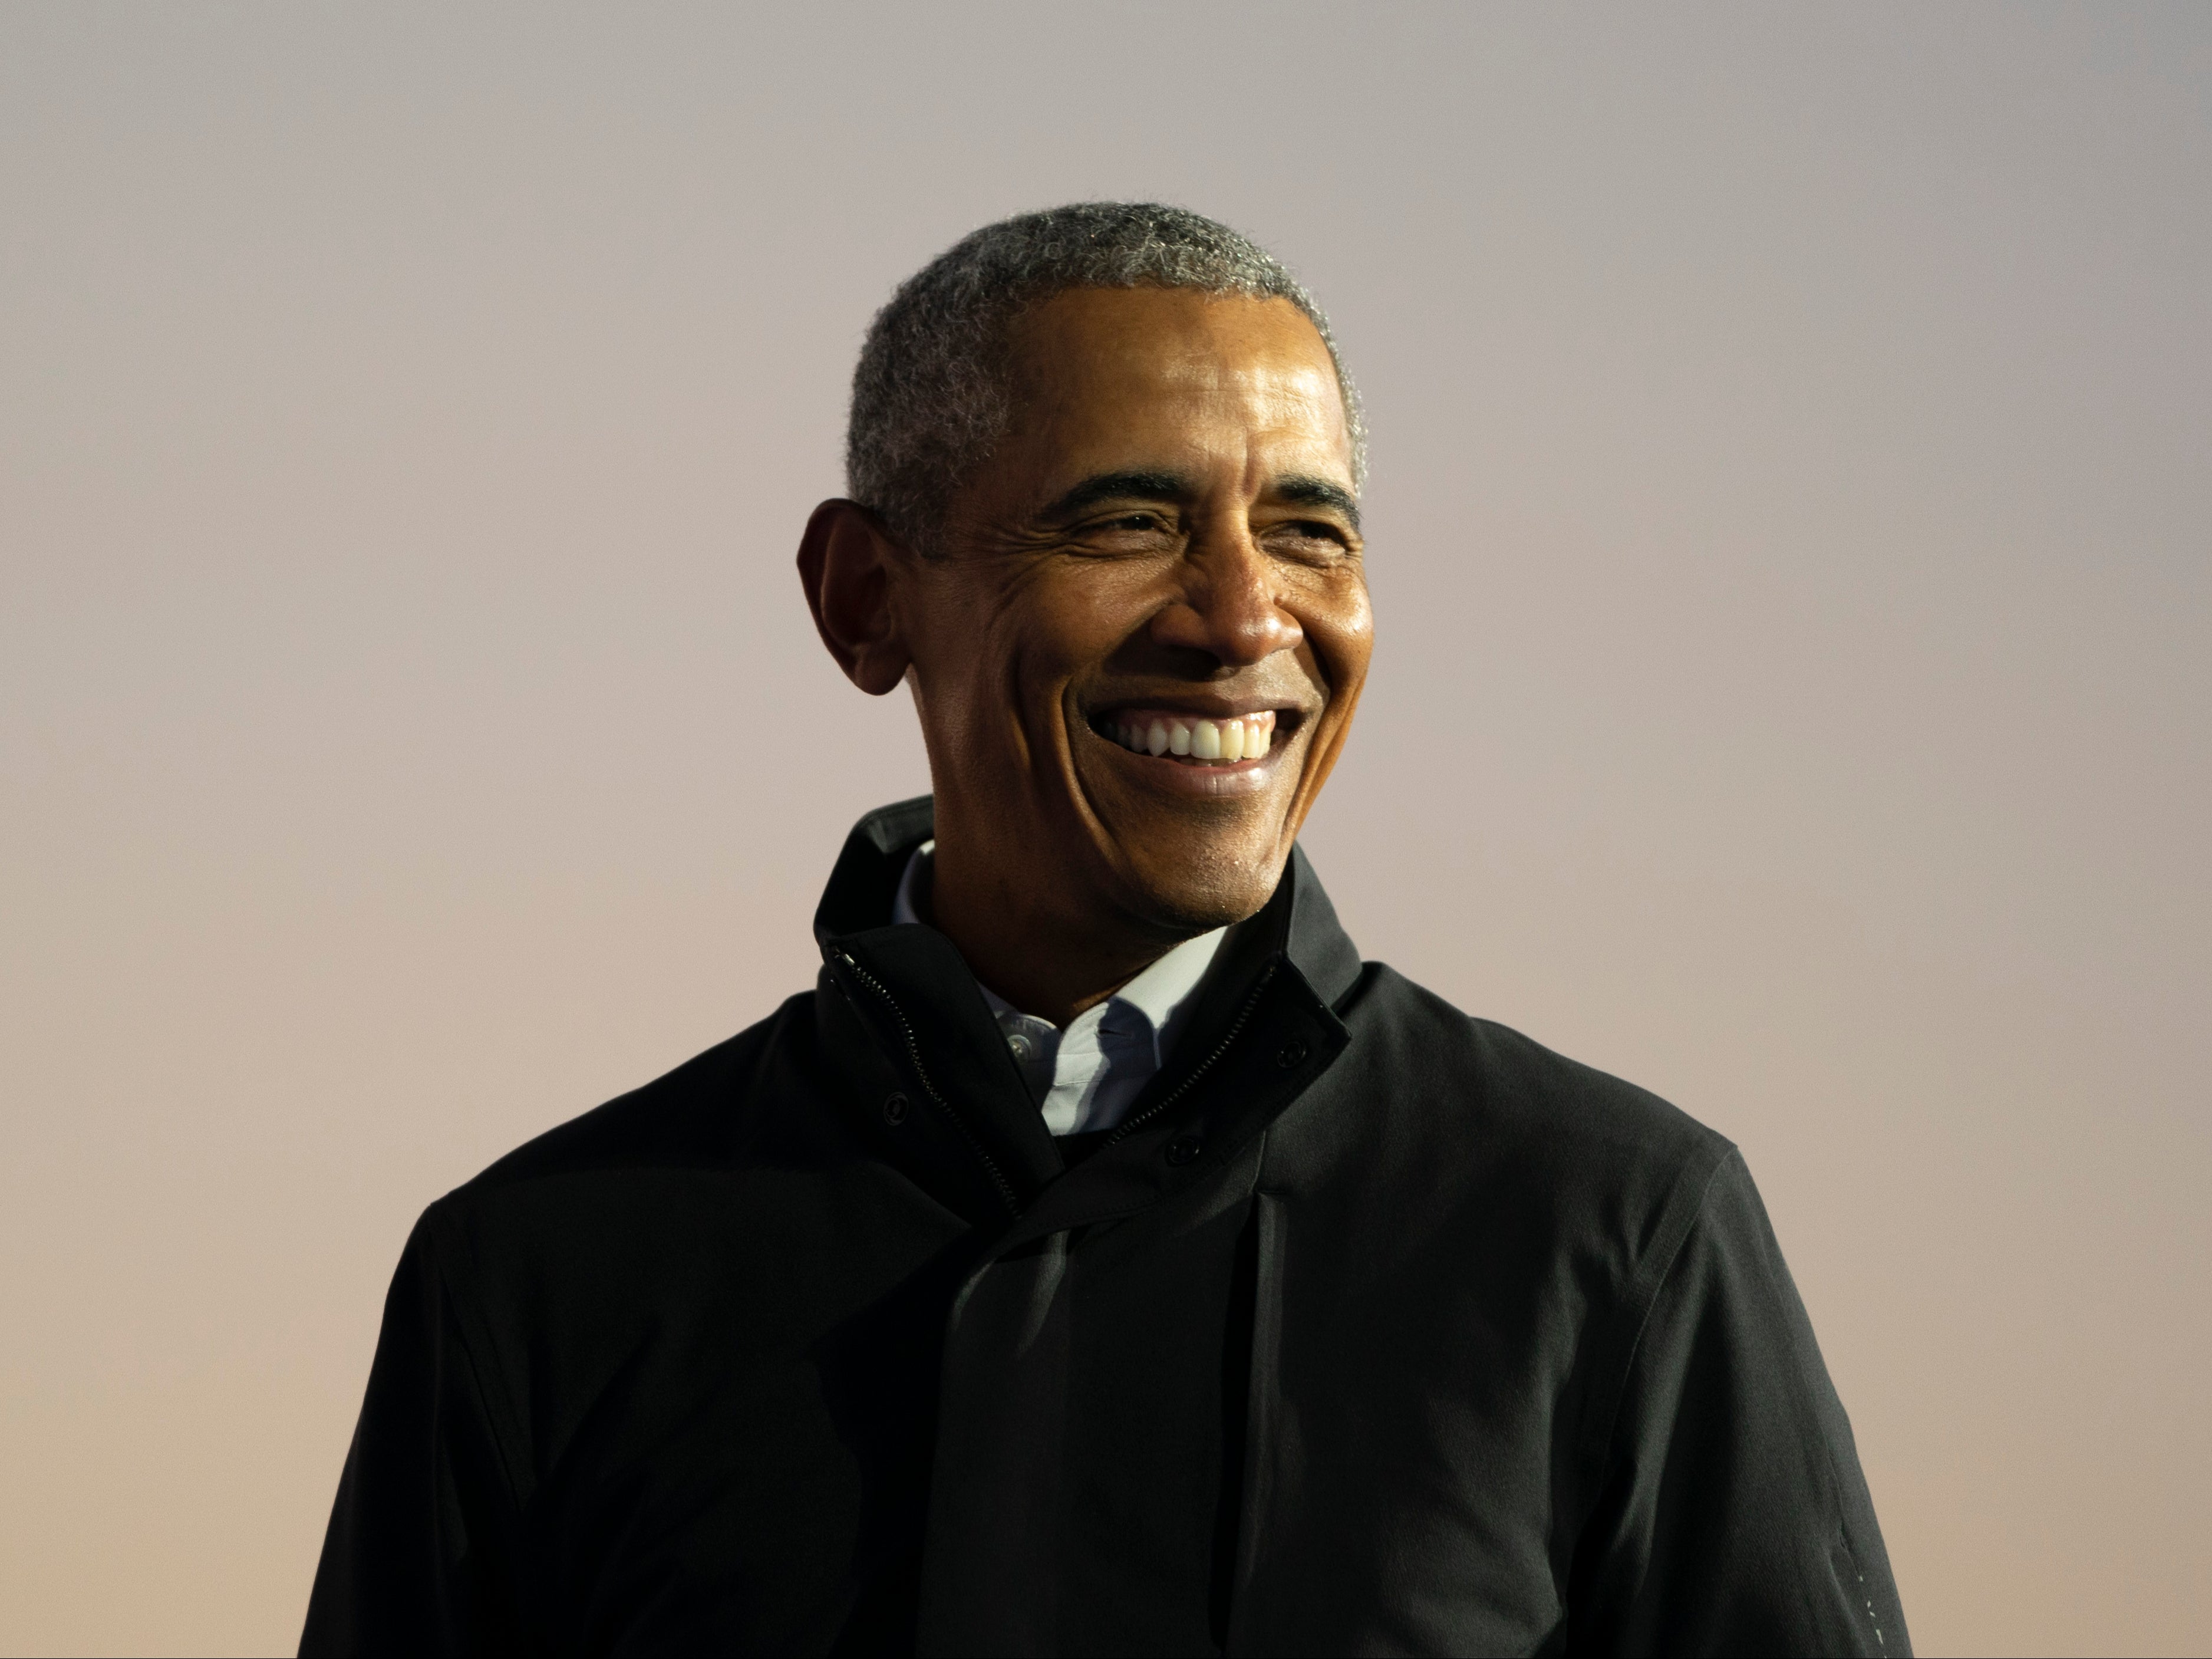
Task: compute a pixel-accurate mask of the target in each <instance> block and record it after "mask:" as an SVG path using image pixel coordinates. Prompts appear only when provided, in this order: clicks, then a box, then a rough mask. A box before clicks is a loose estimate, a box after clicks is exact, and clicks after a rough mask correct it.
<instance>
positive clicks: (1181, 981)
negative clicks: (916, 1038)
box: [891, 839, 1229, 1057]
mask: <svg viewBox="0 0 2212 1659" xmlns="http://www.w3.org/2000/svg"><path fill="white" fill-rule="evenodd" d="M936 851H937V843H936V841H935V840H934V839H931V840H927V841H924V842H923V843H922V844H921V845H920V846H918V847H916V848H915V850H914V856H913V857H910V858H908V860H907V861H906V869H905V871H904V873H902V875H900V877H899V884H898V893H897V894H896V896H895V897H894V898H893V899H892V900H891V923H892V925H894V926H900V925H910V924H918V923H920V922H921V900H922V898H923V896H924V895H925V894H927V891H928V881H929V872H930V863H931V859H932V857H933V855H934V854H935V852H936ZM1228 934H1229V930H1228V929H1227V928H1225V927H1218V928H1216V929H1214V930H1213V931H1212V932H1211V933H1201V934H1200V935H1199V936H1198V937H1196V938H1195V939H1186V940H1184V941H1183V942H1182V943H1181V944H1179V945H1177V946H1176V947H1175V948H1173V949H1172V950H1170V951H1169V952H1168V953H1167V954H1166V955H1164V956H1162V957H1161V958H1160V959H1159V960H1158V961H1156V962H1154V963H1153V964H1152V966H1151V967H1148V968H1146V970H1145V971H1144V972H1143V973H1139V975H1137V977H1136V978H1135V979H1132V980H1130V981H1129V983H1128V984H1127V985H1123V986H1122V987H1121V989H1120V990H1119V991H1115V993H1114V994H1113V995H1112V996H1111V997H1108V998H1107V1002H1108V1003H1116V1002H1118V1003H1127V1005H1128V1006H1129V1007H1130V1008H1132V1009H1135V1010H1136V1011H1137V1012H1138V1013H1139V1014H1141V1015H1143V1016H1144V1017H1145V1018H1146V1021H1148V1022H1150V1023H1151V1026H1152V1034H1153V1035H1154V1037H1155V1038H1156V1040H1158V1044H1159V1051H1158V1052H1159V1053H1160V1054H1161V1056H1163V1057H1164V1056H1165V1054H1166V1052H1167V1050H1168V1046H1169V1045H1170V1042H1171V1041H1172V1034H1170V1031H1169V1029H1168V1025H1169V1022H1170V1021H1171V1020H1173V1019H1174V1018H1175V1016H1176V1014H1177V1013H1179V1012H1181V1011H1182V1009H1184V1008H1185V1007H1187V1006H1188V1003H1189V1002H1190V994H1191V992H1192V991H1195V990H1197V989H1198V982H1199V981H1200V979H1204V978H1205V977H1206V969H1207V968H1209V967H1212V966H1213V959H1214V957H1215V956H1216V955H1218V954H1219V953H1220V950H1221V942H1222V940H1224V939H1225V938H1226V937H1227V936H1228ZM976 988H977V989H978V990H980V991H981V992H982V993H983V997H984V1000H985V1001H987V1002H988V1003H990V1005H991V1012H992V1013H993V1014H994V1015H997V1016H1000V1019H1001V1020H1002V1021H1003V1020H1004V1019H1005V1017H1006V1016H1008V1015H1013V1016H1017V1017H1018V1018H1021V1019H1025V1020H1026V1019H1034V1018H1035V1016H1032V1015H1024V1014H1022V1013H1021V1010H1019V1009H1017V1008H1016V1007H1015V1006H1014V1005H1013V1004H1012V1003H1010V1002H1008V1001H1007V1000H1006V998H1005V997H1001V996H1000V995H999V993H998V992H997V991H994V990H992V989H991V987H990V986H988V985H984V984H982V983H981V981H980V980H979V981H977V984H976ZM1037 1023H1038V1024H1040V1025H1042V1024H1045V1023H1046V1022H1043V1021H1037Z"/></svg>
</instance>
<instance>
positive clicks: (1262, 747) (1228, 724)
mask: <svg viewBox="0 0 2212 1659" xmlns="http://www.w3.org/2000/svg"><path fill="white" fill-rule="evenodd" d="M1109 735H1110V736H1111V738H1112V740H1113V741H1115V742H1116V743H1119V744H1120V745H1121V747H1123V748H1126V749H1127V750H1129V751H1130V752H1131V753H1135V754H1150V755H1162V754H1176V755H1188V756H1189V757H1190V758H1191V759H1194V760H1209V761H1220V762H1222V763H1224V764H1228V765H1233V764H1235V763H1236V762H1237V761H1239V760H1256V759H1259V758H1260V757H1261V755H1263V754H1266V753H1267V752H1268V751H1269V750H1270V749H1272V748H1273V747H1275V721H1274V717H1273V714H1272V713H1261V714H1255V715H1243V716H1240V717H1237V718H1236V719H1234V720H1199V719H1194V718H1188V717H1177V716H1175V715H1166V714H1160V715H1144V714H1139V715H1138V716H1137V717H1136V718H1135V720H1133V721H1132V722H1126V723H1125V722H1118V721H1117V722H1116V723H1115V724H1114V725H1113V726H1112V727H1110V728H1109Z"/></svg>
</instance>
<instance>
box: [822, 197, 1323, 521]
mask: <svg viewBox="0 0 2212 1659" xmlns="http://www.w3.org/2000/svg"><path fill="white" fill-rule="evenodd" d="M1073 288H1188V289H1195V290H1198V291H1199V292H1200V293H1205V294H1242V295H1247V296H1250V297H1251V298H1254V299H1281V300H1287V301H1289V302H1291V304H1292V305H1294V306H1296V307H1297V308H1298V309H1299V310H1300V311H1302V312H1303V313H1304V314H1305V316H1306V318H1307V320H1309V321H1310V322H1311V323H1312V324H1313V326H1314V327H1315V328H1316V329H1317V330H1318V331H1319V332H1320V334H1321V338H1322V344H1323V345H1326V346H1328V356H1329V361H1330V362H1331V363H1333V364H1334V365H1335V368H1336V381H1337V386H1338V387H1339V389H1340V391H1341V392H1342V393H1343V397H1344V413H1345V420H1346V426H1347V428H1348V430H1349V431H1350V434H1351V438H1352V484H1353V486H1354V487H1355V488H1357V487H1358V486H1359V485H1362V484H1364V482H1365V479H1366V473H1367V429H1366V424H1365V422H1364V420H1363V419H1362V418H1361V413H1360V407H1359V394H1358V392H1357V391H1356V390H1355V389H1354V387H1353V386H1352V377H1351V376H1350V375H1347V374H1346V373H1345V370H1344V360H1343V357H1341V356H1340V354H1339V353H1338V351H1337V349H1336V337H1335V336H1334V334H1333V333H1331V332H1330V331H1329V326H1328V318H1327V317H1326V316H1325V315H1323V314H1322V308H1321V307H1319V306H1318V305H1316V304H1315V303H1314V299H1313V296H1312V295H1310V294H1309V293H1307V292H1306V290H1305V289H1304V287H1303V286H1301V285H1300V284H1299V283H1298V280H1297V278H1295V277H1293V276H1291V273H1290V272H1289V271H1287V270H1285V268H1284V266H1283V265H1282V263H1281V261H1279V260H1278V259H1276V258H1275V256H1274V255H1273V254H1272V253H1268V252H1267V249H1265V248H1264V247H1261V246H1260V245H1259V244H1258V243H1257V242H1255V241H1252V240H1251V239H1250V238H1249V237H1248V236H1243V235H1239V234H1238V233H1237V232H1236V231H1234V230H1231V229H1230V228H1229V227H1228V226H1227V225H1225V224H1219V223H1215V222H1214V221H1213V220H1212V219H1208V218H1205V217H1201V216H1200V215H1199V214H1196V213H1192V212H1189V211H1188V210H1185V209H1182V208H1179V207H1164V206H1162V205H1160V204H1158V203H1156V202H1080V203H1077V204H1073V205H1072V206H1068V207H1055V208H1049V209H1048V210H1045V211H1043V212H1042V213H1024V214H1019V215H1017V216H1016V217H1013V218H1011V219H1001V220H1000V221H999V222H998V223H996V224H989V225H985V226H984V227H983V228H982V229H981V230H977V231H973V232H971V233H970V234H969V235H966V236H963V237H962V238H961V239H960V240H959V241H957V242H955V243H954V244H953V245H952V246H951V247H949V248H947V249H946V250H945V252H944V253H940V254H939V255H938V256H937V257H936V258H935V259H932V260H931V261H930V262H929V263H928V264H927V265H924V266H923V267H922V268H921V270H920V271H916V272H915V274H914V275H913V276H911V277H909V278H907V279H906V281H904V282H903V283H902V284H899V287H898V291H897V292H896V293H895V294H893V295H892V296H891V297H890V303H889V304H887V305H886V306H884V308H883V309H882V310H881V311H878V313H877V314H876V320H875V321H874V322H873V323H872V324H871V325H870V326H869V329H868V338H867V343H866V345H863V346H862V347H861V348H860V366H859V367H858V368H856V369H854V371H853V408H852V417H851V419H850V421H849V422H848V425H847V427H846V433H845V478H846V492H847V493H848V495H850V496H851V497H852V498H853V499H854V500H855V501H857V502H859V503H860V504H861V505H862V506H864V507H867V508H870V509H873V510H874V511H875V513H876V514H877V515H878V516H879V517H881V518H882V519H883V521H884V523H885V524H886V525H888V526H889V527H890V529H891V531H892V533H893V534H896V535H898V536H900V537H901V538H902V539H903V540H906V541H907V542H908V544H909V545H910V546H913V547H915V550H916V551H917V552H933V551H936V550H937V549H936V543H937V540H938V535H939V531H940V529H941V528H942V526H943V521H944V515H945V509H946V507H947V505H948V504H949V503H950V501H951V496H952V493H953V491H955V490H956V489H957V488H958V487H959V485H961V484H962V483H963V482H964V481H965V480H966V479H968V477H969V474H970V473H972V472H973V470H974V468H975V466H976V464H977V463H978V462H979V461H981V460H983V459H984V458H985V457H986V456H987V455H988V454H990V453H991V449H992V446H993V445H994V444H995V443H997V442H998V441H999V439H1000V437H1001V436H1004V435H1005V432H1006V424H1007V422H1008V420H1009V419H1010V418H1012V406H1011V400H1010V397H1009V391H1008V384H1007V369H1008V363H1007V360H1006V342H1007V332H1008V328H1009V326H1010V325H1011V324H1012V322H1013V320H1014V319H1015V318H1016V317H1017V316H1018V315H1019V314H1021V313H1022V312H1023V311H1024V310H1025V309H1026V308H1029V307H1030V306H1032V305H1036V304H1037V303H1039V302H1042V301H1044V300H1048V299H1049V298H1051V297H1052V296H1054V295H1055V294H1060V293H1063V292H1065V291H1066V290H1069V289H1073Z"/></svg>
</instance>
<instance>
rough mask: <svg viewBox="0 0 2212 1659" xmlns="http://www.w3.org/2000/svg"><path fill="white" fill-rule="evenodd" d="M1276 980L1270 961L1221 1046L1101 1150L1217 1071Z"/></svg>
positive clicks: (1109, 1139) (1157, 1113)
mask: <svg viewBox="0 0 2212 1659" xmlns="http://www.w3.org/2000/svg"><path fill="white" fill-rule="evenodd" d="M1274 977H1275V964H1274V963H1273V962H1270V963H1268V964H1267V971H1266V972H1265V973H1262V974H1261V976H1260V983H1259V984H1258V985H1254V986H1253V987H1252V994H1251V995H1250V996H1249V997H1246V998H1245V999H1244V1006H1243V1009H1241V1010H1240V1011H1239V1012H1238V1014H1237V1018H1236V1019H1235V1021H1233V1022H1231V1025H1230V1028H1229V1030H1228V1033H1227V1034H1225V1036H1224V1037H1223V1038H1222V1039H1221V1041H1220V1043H1219V1045H1218V1046H1216V1047H1215V1049H1214V1051H1213V1052H1212V1053H1211V1054H1209V1055H1207V1056H1206V1058H1204V1059H1203V1060H1200V1062H1199V1063H1198V1066H1197V1069H1196V1070H1194V1071H1193V1072H1192V1073H1191V1074H1190V1076H1188V1077H1185V1078H1184V1079H1183V1080H1182V1082H1181V1083H1177V1084H1176V1086H1175V1087H1174V1088H1173V1089H1170V1090H1169V1091H1168V1092H1167V1093H1166V1094H1164V1095H1161V1096H1160V1098H1159V1099H1158V1100H1157V1101H1153V1102H1152V1104H1151V1105H1150V1106H1148V1107H1146V1108H1145V1109H1144V1110H1143V1111H1142V1112H1139V1113H1137V1115H1136V1116H1135V1117H1133V1118H1131V1119H1128V1121H1127V1122H1126V1123H1124V1124H1123V1125H1121V1127H1120V1128H1119V1129H1116V1130H1115V1131H1114V1132H1113V1133H1112V1134H1110V1135H1109V1136H1108V1137H1107V1138H1105V1139H1104V1140H1103V1141H1102V1142H1101V1143H1099V1146H1098V1150H1100V1151H1101V1152H1103V1151H1104V1150H1106V1149H1107V1148H1108V1147H1109V1146H1112V1145H1114V1144H1116V1143H1118V1142H1119V1141H1121V1139H1122V1138H1123V1137H1125V1136H1127V1135H1132V1134H1134V1133H1135V1132H1136V1131H1138V1130H1139V1129H1141V1128H1143V1127H1144V1126H1145V1125H1146V1124H1148V1123H1150V1122H1151V1121H1152V1119H1154V1118H1157V1117H1158V1116H1159V1115H1160V1113H1163V1112H1164V1111H1166V1110H1167V1109H1168V1108H1169V1107H1171V1106H1173V1105H1174V1104H1175V1103H1176V1101H1179V1100H1181V1099H1182V1097H1183V1096H1184V1095H1188V1094H1189V1093H1190V1091H1191V1090H1192V1089H1194V1088H1195V1087H1197V1085H1198V1080H1199V1079H1200V1077H1204V1076H1205V1075H1206V1073H1207V1072H1209V1071H1211V1070H1212V1069H1213V1063H1214V1062H1215V1061H1216V1060H1218V1059H1219V1058H1221V1057H1222V1056H1223V1055H1224V1054H1226V1053H1227V1052H1229V1046H1230V1045H1231V1043H1233V1042H1235V1041H1236V1040H1237V1034H1238V1033H1240V1032H1242V1031H1243V1029H1244V1022H1246V1021H1247V1020H1249V1019H1250V1018H1251V1017H1252V1010H1253V1009H1255V1008H1257V1007H1259V1006H1260V997H1261V993H1262V992H1263V991H1266V990H1267V981H1268V980H1270V979H1273V978H1274Z"/></svg>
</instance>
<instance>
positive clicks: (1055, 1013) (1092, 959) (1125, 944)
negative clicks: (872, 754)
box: [917, 839, 1181, 1026]
mask: <svg viewBox="0 0 2212 1659" xmlns="http://www.w3.org/2000/svg"><path fill="white" fill-rule="evenodd" d="M984 862H985V861H982V860H979V859H967V858H963V857H961V856H960V844H959V843H957V842H955V843H951V844H950V845H948V844H947V843H946V842H945V841H944V840H942V839H940V840H939V842H938V845H937V853H936V857H935V858H934V859H933V867H932V870H931V880H930V886H929V890H928V892H927V894H925V895H922V897H923V900H924V902H923V903H922V904H921V905H920V906H917V907H918V908H920V909H921V911H922V912H923V913H924V914H925V915H926V916H927V918H928V919H929V921H930V923H931V924H932V925H933V926H934V927H935V928H936V929H937V930H938V931H939V932H940V933H942V934H944V935H945V936H946V937H947V938H949V939H951V941H952V942H953V943H954V944H955V945H956V946H957V947H958V948H959V951H960V955H961V956H962V957H963V959H964V960H965V961H966V962H967V964H968V967H969V971H970V972H971V973H974V974H975V977H976V978H977V979H980V980H981V981H982V982H983V983H984V984H985V985H988V986H990V987H991V989H992V990H993V991H996V992H998V994H999V995H1000V996H1001V997H1005V998H1006V1001H1008V1002H1010V1003H1012V1004H1013V1005H1014V1006H1015V1007H1016V1008H1018V1009H1021V1011H1022V1012H1023V1013H1024V1014H1030V1015H1034V1016H1036V1017H1037V1018H1038V1019H1041V1020H1049V1021H1050V1022H1052V1023H1053V1024H1054V1025H1056V1026H1065V1025H1066V1024H1067V1023H1068V1022H1069V1021H1071V1020H1073V1019H1074V1018H1075V1016H1077V1015H1079V1014H1080V1013H1082V1012H1083V1011H1084V1010H1085V1009H1088V1008H1091V1007H1095V1006H1096V1005H1097V1004H1098V1003H1103V1002H1104V1001H1105V1000H1106V999H1107V998H1108V997H1111V996H1112V995H1113V994H1114V993H1115V991H1119V990H1120V989H1121V987H1122V986H1123V985H1127V984H1128V983H1129V981H1130V980H1132V979H1135V978H1136V977H1137V975H1138V974H1139V973H1143V972H1144V971H1145V970H1146V968H1147V967H1151V966H1152V964H1153V963H1154V962H1156V961H1158V960H1159V959H1160V958H1161V957H1162V956H1164V955H1166V954H1167V953H1168V952H1169V951H1170V950H1171V949H1173V948H1175V947H1176V945H1177V944H1178V943H1180V942H1181V940H1180V939H1179V938H1178V937H1176V936H1174V935H1171V934H1164V933H1162V932H1161V931H1160V930H1158V929H1156V928H1145V927H1139V926H1138V925H1136V924H1133V923H1132V922H1131V921H1129V920H1128V919H1127V918H1121V917H1119V916H1112V915H1103V916H1102V915H1099V914H1096V913H1091V912H1085V910H1083V909H1082V908H1080V907H1079V906H1070V905H1068V904H1066V902H1065V899H1066V895H1064V894H1037V893H1035V892H1032V891H1029V890H1027V889H1026V887H1025V885H1024V883H1023V882H1021V881H1016V880H1009V879H1007V878H1006V875H1004V873H1003V871H1000V872H997V873H994V872H992V871H989V870H987V869H983V868H981V865H982V864H983V863H984ZM1030 885H1036V884H1030ZM1053 899H1059V900H1061V902H1060V903H1056V904H1055V903H1051V902H1048V900H1053Z"/></svg>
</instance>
